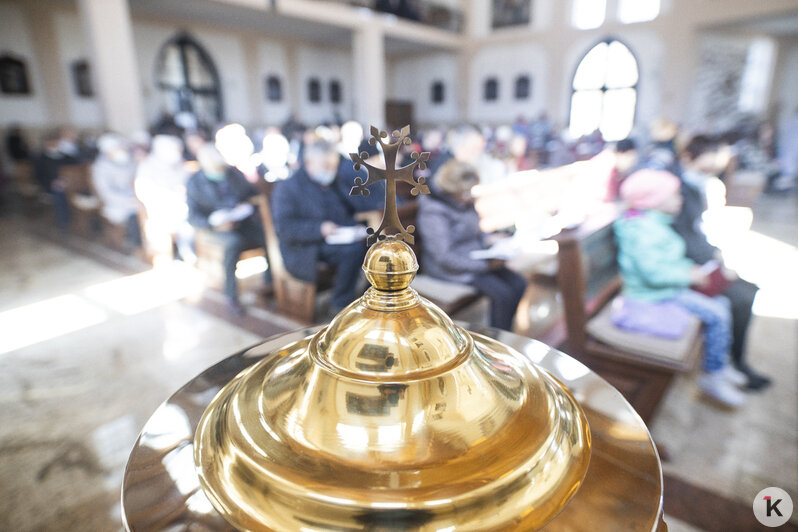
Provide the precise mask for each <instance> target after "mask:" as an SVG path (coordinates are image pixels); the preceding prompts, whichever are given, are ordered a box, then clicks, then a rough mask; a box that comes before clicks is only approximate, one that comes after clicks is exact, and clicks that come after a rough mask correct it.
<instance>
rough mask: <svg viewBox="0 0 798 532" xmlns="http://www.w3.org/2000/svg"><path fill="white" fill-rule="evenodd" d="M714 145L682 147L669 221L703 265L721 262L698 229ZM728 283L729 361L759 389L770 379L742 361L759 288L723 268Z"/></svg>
mask: <svg viewBox="0 0 798 532" xmlns="http://www.w3.org/2000/svg"><path fill="white" fill-rule="evenodd" d="M718 148H719V147H718V145H717V143H715V142H713V141H712V140H711V139H708V138H707V137H704V136H700V135H699V136H696V137H694V138H693V139H692V140H691V141H690V142H688V144H687V146H686V147H685V149H684V151H683V153H682V156H681V158H680V163H681V165H680V166H681V168H682V176H681V177H682V184H681V189H680V190H681V194H682V208H681V210H680V211H679V213H678V214H677V215H676V217H675V219H674V221H673V229H674V230H675V231H676V232H677V233H678V234H679V236H681V237H682V239H683V240H684V242H685V245H686V246H687V252H686V255H687V258H689V259H690V260H692V261H694V262H696V263H698V264H704V263H706V262H708V261H710V260H717V261H719V262H720V263H721V264H722V263H723V257H722V255H721V252H720V250H719V249H718V248H716V247H715V246H713V245H711V244H710V243H709V242H708V241H707V236H706V234H705V233H704V231H703V229H702V227H701V220H702V214H703V213H704V211H705V210H706V209H707V199H706V193H705V188H706V184H707V183H711V182H712V181H717V178H715V177H714V176H715V175H717V173H718V172H719V171H720V170H721V168H719V163H720V164H722V163H723V161H722V160H721V159H722V158H720V157H718ZM724 273H725V274H726V275H727V276H728V277H729V280H730V281H731V284H730V285H729V287H728V288H726V290H725V291H724V292H723V295H724V296H726V298H727V299H728V300H729V301H730V302H731V312H732V346H731V359H732V363H733V364H734V366H735V367H736V368H737V369H738V370H740V371H742V372H743V373H745V375H746V376H747V377H748V388H749V389H751V390H759V389H762V388H765V387H767V386H768V385H769V384H770V382H771V381H770V379H769V378H768V377H765V376H763V375H760V374H759V373H757V372H756V371H754V370H753V369H752V368H751V366H749V365H748V362H747V361H746V359H745V339H746V336H747V333H748V326H749V324H750V322H751V307H752V306H753V304H754V298H755V297H756V293H757V291H758V290H759V287H758V286H757V285H755V284H753V283H750V282H748V281H746V280H745V279H741V278H740V277H738V276H737V274H736V273H735V272H733V271H732V270H729V269H728V268H725V267H724Z"/></svg>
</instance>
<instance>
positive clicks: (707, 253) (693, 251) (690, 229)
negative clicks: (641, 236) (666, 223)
mask: <svg viewBox="0 0 798 532" xmlns="http://www.w3.org/2000/svg"><path fill="white" fill-rule="evenodd" d="M681 192H682V210H681V211H679V214H678V215H677V216H676V217H675V218H674V220H673V224H672V227H673V229H674V231H676V232H677V233H678V234H679V236H680V237H682V239H683V240H684V244H685V246H686V252H685V255H687V258H688V259H690V260H692V261H693V262H696V263H698V264H704V263H705V262H707V261H710V260H712V259H713V258H715V254H716V253H717V252H718V248H716V247H715V246H713V245H712V244H710V243H709V241H707V235H706V234H705V233H704V231H703V230H702V229H701V215H702V214H704V211H705V210H706V208H707V206H706V201H705V199H704V194H703V193H702V192H701V191H700V190H699V189H698V188H696V187H695V186H693V185H691V184H690V183H688V182H687V181H685V180H684V179H682V186H681Z"/></svg>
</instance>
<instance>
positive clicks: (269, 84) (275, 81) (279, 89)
mask: <svg viewBox="0 0 798 532" xmlns="http://www.w3.org/2000/svg"><path fill="white" fill-rule="evenodd" d="M266 99H267V100H269V101H270V102H279V101H282V99H283V84H282V82H281V81H280V78H278V77H277V76H275V75H271V76H268V77H267V78H266Z"/></svg>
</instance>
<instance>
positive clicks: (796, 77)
mask: <svg viewBox="0 0 798 532" xmlns="http://www.w3.org/2000/svg"><path fill="white" fill-rule="evenodd" d="M783 53H784V55H785V60H784V63H783V68H782V71H781V82H780V86H779V87H778V88H777V94H778V96H777V98H778V103H779V107H778V116H777V120H778V124H777V126H778V127H779V128H783V127H784V125H785V124H786V123H787V121H788V120H789V119H790V118H792V117H793V116H795V113H796V112H798V90H796V87H798V44H796V45H793V46H792V47H790V48H787V49H785V50H784V52H783Z"/></svg>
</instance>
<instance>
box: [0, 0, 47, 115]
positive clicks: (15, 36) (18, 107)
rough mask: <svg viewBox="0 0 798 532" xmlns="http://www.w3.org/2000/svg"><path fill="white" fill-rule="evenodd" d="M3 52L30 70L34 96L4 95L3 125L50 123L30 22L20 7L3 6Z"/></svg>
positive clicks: (0, 39) (0, 44)
mask: <svg viewBox="0 0 798 532" xmlns="http://www.w3.org/2000/svg"><path fill="white" fill-rule="evenodd" d="M0 52H9V53H10V54H11V55H13V56H14V57H16V58H18V59H22V60H24V61H25V63H26V64H27V66H28V84H29V87H30V89H31V94H28V95H13V94H0V125H8V124H9V123H12V122H19V123H22V124H29V125H44V124H46V123H47V112H46V110H45V108H46V104H45V101H44V95H43V94H42V90H43V88H42V80H41V77H40V75H39V64H38V61H37V60H36V56H35V55H34V50H33V44H32V39H31V36H30V32H29V30H28V21H27V20H26V18H25V16H24V14H23V13H22V11H21V10H20V9H19V7H17V6H15V5H12V4H0Z"/></svg>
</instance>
